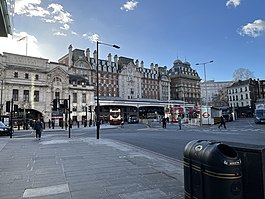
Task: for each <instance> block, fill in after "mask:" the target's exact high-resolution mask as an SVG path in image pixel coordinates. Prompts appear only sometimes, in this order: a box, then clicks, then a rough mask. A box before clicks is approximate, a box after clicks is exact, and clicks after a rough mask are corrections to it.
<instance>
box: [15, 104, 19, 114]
mask: <svg viewBox="0 0 265 199" xmlns="http://www.w3.org/2000/svg"><path fill="white" fill-rule="evenodd" d="M14 112H18V105H17V104H14Z"/></svg>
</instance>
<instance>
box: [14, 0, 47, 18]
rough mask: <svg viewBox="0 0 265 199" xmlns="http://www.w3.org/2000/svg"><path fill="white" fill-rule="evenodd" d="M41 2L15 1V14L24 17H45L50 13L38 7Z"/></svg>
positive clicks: (37, 0)
mask: <svg viewBox="0 0 265 199" xmlns="http://www.w3.org/2000/svg"><path fill="white" fill-rule="evenodd" d="M40 3H41V0H28V1H24V0H16V2H15V10H14V12H15V14H18V15H26V16H30V17H32V16H39V17H45V16H47V15H49V14H50V13H49V12H48V11H47V10H45V9H43V8H42V7H40V6H39V5H40Z"/></svg>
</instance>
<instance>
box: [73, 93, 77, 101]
mask: <svg viewBox="0 0 265 199" xmlns="http://www.w3.org/2000/svg"><path fill="white" fill-rule="evenodd" d="M73 103H77V93H73Z"/></svg>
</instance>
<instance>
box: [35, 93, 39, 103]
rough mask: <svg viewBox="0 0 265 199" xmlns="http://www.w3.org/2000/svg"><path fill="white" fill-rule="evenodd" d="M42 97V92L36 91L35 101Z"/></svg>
mask: <svg viewBox="0 0 265 199" xmlns="http://www.w3.org/2000/svg"><path fill="white" fill-rule="evenodd" d="M39 99H40V92H39V91H34V102H39Z"/></svg>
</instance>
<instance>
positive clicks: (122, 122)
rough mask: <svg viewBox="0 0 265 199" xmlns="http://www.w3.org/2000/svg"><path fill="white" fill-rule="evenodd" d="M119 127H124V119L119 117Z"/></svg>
mask: <svg viewBox="0 0 265 199" xmlns="http://www.w3.org/2000/svg"><path fill="white" fill-rule="evenodd" d="M121 128H124V120H123V118H121Z"/></svg>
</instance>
